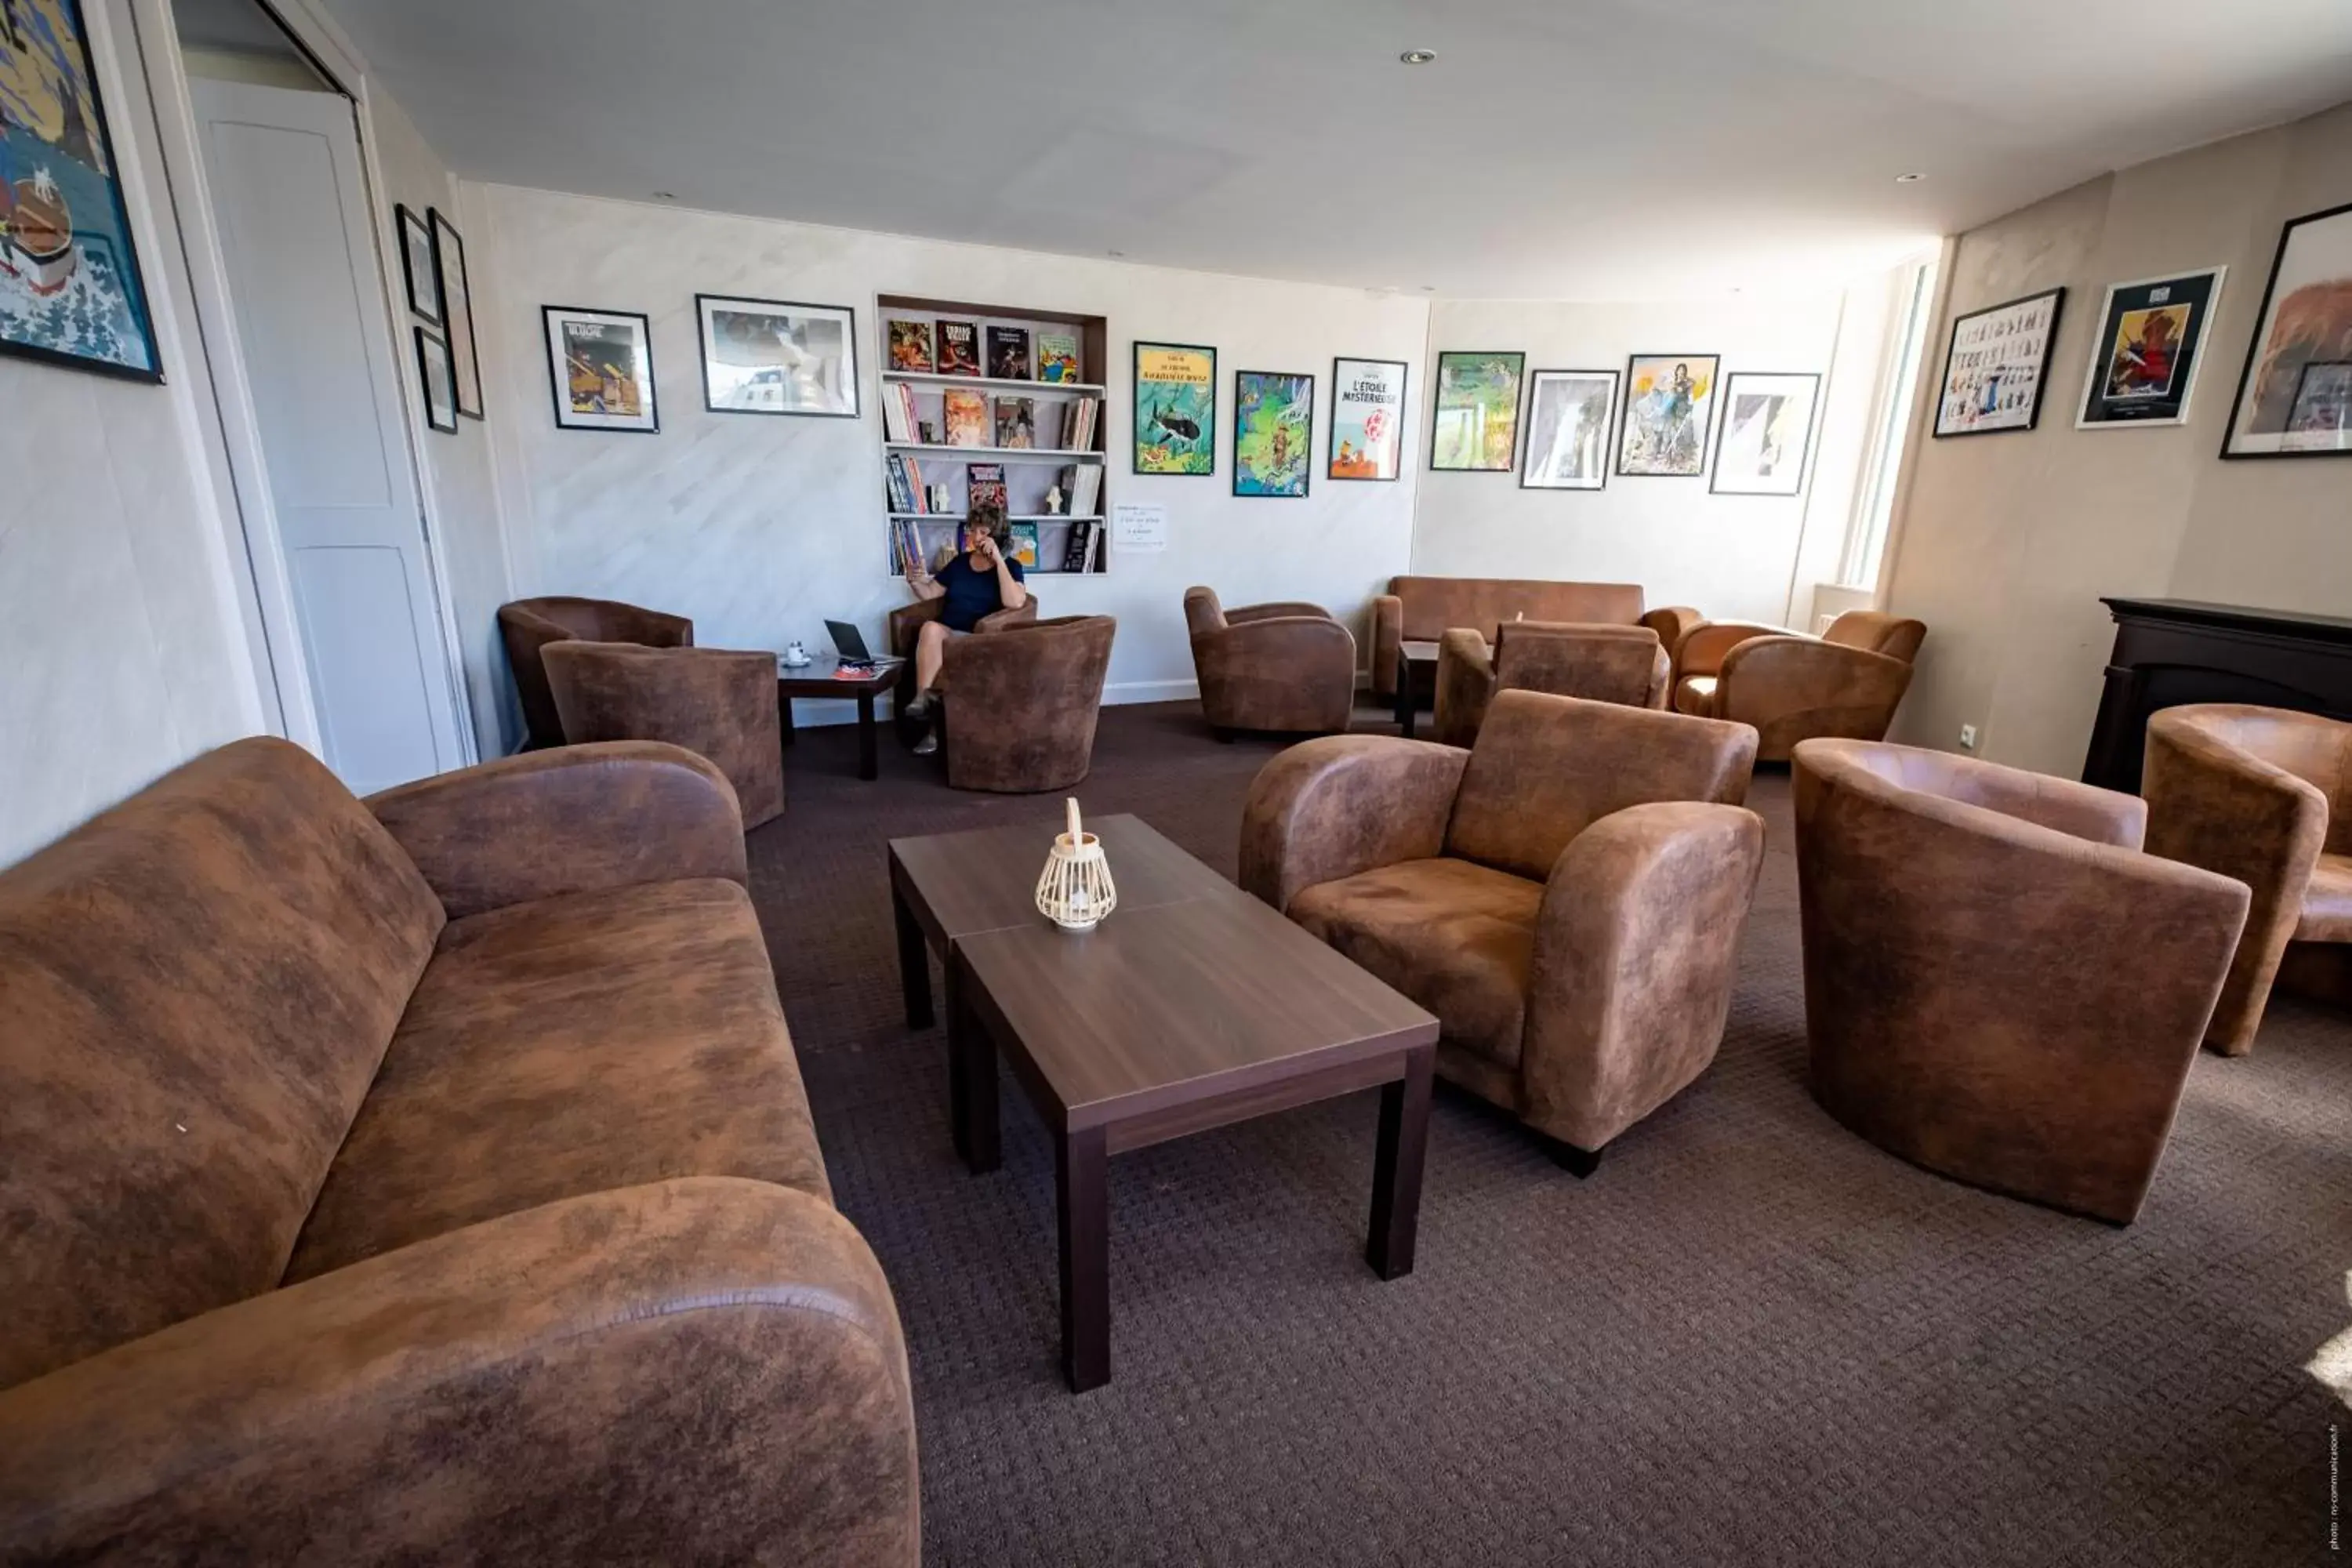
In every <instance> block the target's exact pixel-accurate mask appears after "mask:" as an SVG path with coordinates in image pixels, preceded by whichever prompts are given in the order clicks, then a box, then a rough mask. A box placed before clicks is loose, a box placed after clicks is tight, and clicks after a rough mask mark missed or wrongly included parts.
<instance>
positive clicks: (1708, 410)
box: [1617, 354, 1722, 479]
mask: <svg viewBox="0 0 2352 1568" xmlns="http://www.w3.org/2000/svg"><path fill="white" fill-rule="evenodd" d="M1721 364H1722V361H1721V359H1720V358H1718V357H1717V355H1715V354H1635V355H1634V356H1633V358H1632V359H1630V360H1627V361H1626V362H1625V419H1624V425H1623V427H1622V429H1621V430H1620V431H1619V433H1618V437H1617V471H1618V472H1619V473H1621V474H1623V475H1625V476H1627V477H1628V478H1635V477H1638V478H1643V479H1697V478H1698V477H1699V476H1700V475H1702V474H1704V473H1706V435H1707V427H1708V426H1711V425H1712V424H1713V423H1714V422H1715V389H1716V376H1717V370H1718V368H1719V367H1720V365H1721Z"/></svg>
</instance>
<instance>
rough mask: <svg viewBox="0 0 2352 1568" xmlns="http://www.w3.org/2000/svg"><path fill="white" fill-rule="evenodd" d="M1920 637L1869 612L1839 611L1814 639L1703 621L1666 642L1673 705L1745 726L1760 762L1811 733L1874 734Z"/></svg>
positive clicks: (1882, 729) (1922, 631) (1878, 736)
mask: <svg viewBox="0 0 2352 1568" xmlns="http://www.w3.org/2000/svg"><path fill="white" fill-rule="evenodd" d="M1926 636H1927V627H1926V626H1924V625H1922V624H1921V623H1919V622H1917V621H1914V620H1906V619H1905V618H1904V617H1902V616H1890V615H1886V614H1884V613H1883V612H1880V611H1877V610H1848V611H1847V612H1846V613H1845V614H1844V615H1842V616H1839V617H1838V618H1837V619H1836V620H1834V621H1832V622H1831V623H1830V627H1829V630H1828V631H1826V632H1824V633H1822V635H1821V636H1820V637H1805V636H1802V635H1801V634H1800V633H1797V632H1790V631H1783V630H1780V628H1778V627H1769V626H1742V625H1733V624H1728V623H1726V624H1722V625H1717V624H1712V623H1711V624H1709V625H1706V626H1700V627H1698V628H1697V629H1696V630H1695V631H1693V632H1691V633H1690V634H1689V635H1688V636H1687V637H1684V638H1683V642H1682V647H1679V648H1677V649H1676V650H1675V710H1677V711H1679V712H1683V713H1688V714H1692V715H1694V716H1695V717H1698V718H1702V719H1728V720H1731V721H1734V722H1736V723H1741V724H1753V725H1754V726H1755V727H1756V732H1757V734H1758V735H1759V736H1760V737H1761V742H1760V745H1759V750H1758V752H1757V753H1756V754H1757V757H1758V760H1759V761H1762V762H1781V761H1784V760H1786V759H1787V757H1788V755H1789V753H1790V750H1791V749H1792V748H1794V747H1795V745H1796V744H1797V742H1800V741H1804V740H1810V739H1811V738H1812V737H1814V736H1822V737H1843V738H1845V739H1849V740H1861V741H1877V740H1883V739H1885V735H1886V727H1887V726H1888V725H1889V724H1892V723H1893V722H1894V721H1895V705H1896V704H1897V703H1899V702H1901V701H1902V700H1903V693H1904V692H1905V691H1906V690H1907V689H1909V688H1910V685H1911V660H1912V658H1914V657H1915V656H1916V654H1917V653H1918V651H1919V643H1920V639H1922V638H1923V637H1926Z"/></svg>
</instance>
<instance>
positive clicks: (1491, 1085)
mask: <svg viewBox="0 0 2352 1568" xmlns="http://www.w3.org/2000/svg"><path fill="white" fill-rule="evenodd" d="M1755 754H1756V735H1755V731H1751V730H1749V729H1748V728H1747V727H1746V726H1744V725H1739V724H1719V723H1716V722H1713V721H1707V720H1698V719H1685V718H1682V717H1680V716H1678V715H1675V714H1672V713H1657V712H1650V711H1645V710H1642V709H1637V708H1625V707H1619V706H1617V705H1614V704H1612V703H1606V702H1588V701H1583V700H1579V699H1576V698H1572V697H1553V696H1550V695H1548V694H1545V693H1540V692H1534V691H1505V692H1501V693H1499V694H1497V695H1496V698H1495V700H1494V705H1493V706H1492V707H1491V708H1490V709H1489V710H1487V714H1486V725H1485V727H1484V728H1483V729H1481V730H1480V731H1479V732H1478V742H1477V744H1476V745H1475V746H1474V747H1473V748H1471V749H1470V750H1469V751H1466V752H1465V751H1463V750H1461V749H1459V748H1457V747H1454V746H1440V745H1434V744H1432V743H1431V742H1425V741H1404V740H1396V739H1392V738H1389V737H1385V736H1370V735H1364V736H1353V735H1349V736H1332V737H1329V738H1327V739H1324V740H1318V741H1308V742H1305V743H1304V744H1301V745H1297V746H1294V747H1292V748H1291V749H1290V750H1288V751H1286V752H1283V753H1282V754H1281V755H1280V756H1277V757H1276V758H1275V759H1274V760H1273V761H1272V762H1270V763H1267V764H1266V765H1265V769H1264V771H1263V772H1261V773H1259V774H1258V776H1257V779H1256V781H1255V783H1254V784H1251V786H1250V793H1249V803H1248V805H1247V807H1246V809H1245V811H1244V816H1243V820H1242V843H1241V881H1242V885H1243V886H1244V888H1246V889H1249V890H1250V891H1251V892H1253V893H1255V894H1256V895H1257V896H1258V897H1259V898H1261V899H1263V900H1265V901H1266V902H1267V903H1268V904H1271V905H1272V906H1274V908H1276V909H1277V910H1282V911H1283V912H1284V913H1286V914H1287V915H1288V916H1289V917H1290V918H1291V919H1292V920H1294V921H1297V922H1298V923H1299V924H1300V925H1302V926H1304V927H1306V928H1307V930H1308V931H1313V932H1314V933H1315V934H1316V935H1318V936H1319V937H1321V938H1322V939H1323V940H1324V941H1326V942H1329V943H1330V944H1331V945H1332V946H1333V947H1334V948H1336V949H1338V950H1339V952H1343V953H1345V954H1346V955H1347V956H1348V957H1349V958H1350V959H1353V960H1354V961H1355V962H1356V963H1359V964H1361V965H1362V966H1363V967H1364V968H1366V969H1368V970H1370V972H1371V973H1374V974H1376V975H1378V976H1380V978H1381V979H1382V980H1384V981H1386V982H1388V984H1391V985H1393V986H1395V987H1396V988H1397V989H1398V990H1400V991H1402V992H1403V993H1404V994H1406V995H1408V996H1410V997H1412V999H1413V1000H1414V1001H1416V1002H1418V1003H1420V1004H1421V1005H1423V1006H1424V1007H1426V1008H1428V1009H1429V1010H1430V1011H1431V1012H1433V1013H1434V1014H1436V1015H1437V1018H1438V1022H1439V1025H1440V1026H1441V1028H1442V1031H1443V1032H1442V1033H1441V1035H1440V1037H1439V1040H1438V1047H1437V1070H1438V1072H1439V1074H1440V1075H1441V1076H1443V1077H1444V1078H1447V1079H1451V1080H1452V1081H1454V1082H1455V1083H1457V1084H1459V1085H1461V1086H1462V1087H1464V1088H1465V1089H1469V1090H1470V1091H1471V1092H1472V1093H1474V1094H1476V1095H1478V1096H1480V1097H1481V1098H1483V1099H1486V1100H1490V1101H1492V1102H1493V1103H1495V1104H1496V1105H1498V1106H1501V1107H1503V1108H1504V1109H1505V1110H1508V1111H1510V1112H1511V1113H1512V1114H1514V1115H1516V1116H1517V1117H1518V1118H1519V1119H1520V1120H1521V1121H1525V1122H1527V1123H1528V1125H1529V1126H1530V1127H1533V1128H1535V1129H1536V1130H1537V1131H1539V1132H1541V1133H1543V1134H1544V1135H1545V1136H1546V1138H1547V1139H1548V1140H1549V1142H1550V1146H1551V1151H1552V1153H1553V1156H1554V1158H1556V1159H1558V1160H1559V1162H1560V1163H1561V1164H1563V1165H1565V1166H1567V1167H1568V1168H1569V1169H1570V1170H1571V1171H1574V1172H1575V1173H1578V1174H1579V1175H1583V1174H1586V1173H1590V1172H1591V1169H1592V1167H1593V1164H1594V1163H1595V1162H1597V1161H1598V1159H1599V1158H1600V1151H1601V1148H1602V1146H1603V1145H1605V1144H1607V1143H1608V1142H1610V1141H1611V1140H1612V1139H1613V1138H1615V1137H1616V1136H1617V1135H1618V1134H1619V1133H1621V1132H1622V1131H1624V1130H1625V1129H1626V1128H1628V1127H1630V1126H1632V1125H1633V1123H1634V1122H1636V1121H1640V1120H1641V1119H1642V1118H1643V1117H1644V1116H1647V1115H1648V1114H1649V1113H1650V1112H1651V1111H1653V1110H1656V1109H1657V1108H1658V1107H1659V1106H1661V1105H1663V1104H1664V1103H1665V1102H1666V1100H1670V1099H1672V1098H1673V1097H1674V1095H1675V1094H1676V1093H1677V1092H1678V1091H1680V1090H1681V1089H1683V1088H1684V1087H1685V1085H1687V1084H1688V1083H1690V1082H1691V1080H1692V1079H1696V1077H1698V1075H1699V1074H1700V1073H1701V1072H1703V1071H1704V1070H1706V1065H1707V1063H1708V1062H1710V1061H1712V1060H1713V1059H1714V1058H1715V1052H1716V1047H1717V1046H1718V1045H1720V1044H1721V1043H1722V1039H1723V1026H1724V1019H1725V1017H1726V1016H1727V1011H1728V1009H1729V1006H1730V1002H1731V983H1732V976H1733V970H1734V960H1735V956H1736V952H1737V949H1738V943H1739V932H1740V928H1741V927H1742V926H1743V925H1744V924H1745V923H1746V921H1747V919H1748V900H1749V899H1750V897H1751V896H1752V895H1753V893H1754V891H1755V888H1756V878H1757V873H1758V872H1759V870H1760V869H1761V868H1762V866H1763V863H1764V824H1763V822H1762V820H1761V819H1760V818H1759V817H1758V816H1756V815H1755V814H1754V813H1753V812H1749V811H1747V810H1744V809H1742V808H1741V807H1740V805H1739V802H1740V801H1742V800H1744V799H1745V798H1746V796H1747V793H1748V773H1749V770H1750V765H1751V763H1752V762H1753V760H1754V758H1755Z"/></svg>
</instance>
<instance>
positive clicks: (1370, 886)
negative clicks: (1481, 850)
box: [1290, 859, 1544, 1071]
mask: <svg viewBox="0 0 2352 1568" xmlns="http://www.w3.org/2000/svg"><path fill="white" fill-rule="evenodd" d="M1543 893H1544V889H1543V884H1542V883H1540V882H1531V881H1528V879H1526V878H1524V877H1514V876H1512V875H1511V874H1510V873H1509V872H1507V871H1497V870H1496V869H1494V868H1491V867H1487V866H1481V865H1479V864H1478V863H1477V862H1475V861H1473V860H1456V859H1435V860H1405V861H1402V862H1399V863H1398V864H1396V865H1392V866H1381V867H1376V868H1373V869H1371V870H1369V871H1362V872H1359V873H1357V874H1356V875H1355V876H1352V877H1346V878H1342V879H1339V880H1338V881H1336V882H1322V883H1318V884H1317V885H1315V886H1313V887H1308V888H1303V889H1300V890H1299V891H1298V893H1297V895H1296V896H1295V897H1293V898H1292V900H1290V916H1291V918H1292V919H1293V920H1295V921H1297V922H1298V923H1299V924H1300V925H1302V926H1305V927H1306V928H1307V930H1308V931H1312V932H1314V933H1315V934H1316V935H1317V936H1318V937H1320V938H1321V939H1322V940H1323V941H1325V942H1328V943H1329V944H1330V945H1331V946H1332V947H1334V948H1336V949H1338V950H1339V952H1342V953H1344V954H1346V955H1347V956H1348V957H1349V959H1351V960H1353V961H1354V962H1355V963H1358V964H1359V965H1360V966H1362V967H1363V968H1364V969H1367V970H1369V971H1370V972H1371V973H1373V974H1376V975H1378V976H1379V977H1380V978H1381V979H1382V980H1384V981H1386V982H1387V983H1388V984H1391V985H1393V986H1395V987H1396V988H1397V989H1398V990H1399V991H1402V992H1403V993H1404V994H1406V995H1408V996H1410V997H1412V999H1413V1000H1414V1001H1416V1002H1418V1003H1420V1004H1421V1005H1423V1006H1424V1007H1426V1008H1428V1009H1429V1010H1430V1011H1431V1012H1433V1013H1434V1014H1436V1015H1437V1021H1438V1024H1439V1026H1440V1028H1441V1030H1442V1031H1443V1034H1444V1039H1445V1041H1446V1043H1447V1044H1448V1045H1452V1046H1457V1047H1462V1048H1463V1049H1465V1050H1468V1051H1471V1052H1474V1053H1475V1054H1476V1055H1478V1056H1479V1057H1482V1058H1485V1059H1486V1060H1487V1061H1490V1062H1492V1063H1493V1064H1494V1065H1495V1066H1496V1067H1498V1068H1504V1069H1505V1070H1507V1071H1511V1070H1516V1069H1517V1067H1518V1065H1519V1042H1520V1037H1521V1033H1522V1028H1521V1026H1522V1024H1523V1023H1524V1021H1525V1015H1526V1011H1527V998H1528V965H1529V963H1530V961H1531V958H1532V956H1533V953H1534V951H1535V929H1536V914H1537V911H1538V909H1540V908H1541V906H1542V904H1543Z"/></svg>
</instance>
